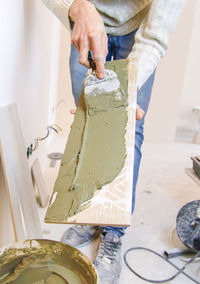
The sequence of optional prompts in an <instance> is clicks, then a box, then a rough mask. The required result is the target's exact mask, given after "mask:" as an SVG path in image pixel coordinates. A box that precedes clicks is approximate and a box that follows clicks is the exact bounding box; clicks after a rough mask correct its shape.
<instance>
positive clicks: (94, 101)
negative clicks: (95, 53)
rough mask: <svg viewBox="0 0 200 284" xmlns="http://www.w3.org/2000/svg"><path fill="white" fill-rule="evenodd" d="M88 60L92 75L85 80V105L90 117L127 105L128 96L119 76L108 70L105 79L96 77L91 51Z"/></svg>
mask: <svg viewBox="0 0 200 284" xmlns="http://www.w3.org/2000/svg"><path fill="white" fill-rule="evenodd" d="M88 60H89V62H90V66H91V68H92V74H90V75H88V76H87V77H86V78H85V79H84V80H83V87H84V98H85V104H86V107H87V110H88V114H89V115H95V114H97V113H99V112H105V111H108V110H110V109H113V108H119V107H124V106H126V105H127V94H126V92H125V91H124V90H123V88H122V86H121V83H120V81H119V79H118V77H117V74H116V73H115V72H114V71H112V70H106V72H105V76H104V78H103V79H98V78H97V77H96V75H95V72H94V71H95V69H96V64H95V62H94V60H93V59H92V56H91V53H90V51H89V54H88Z"/></svg>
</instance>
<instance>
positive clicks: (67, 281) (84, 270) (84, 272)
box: [0, 239, 100, 284]
mask: <svg viewBox="0 0 200 284" xmlns="http://www.w3.org/2000/svg"><path fill="white" fill-rule="evenodd" d="M7 283H10V284H11V283H12V284H99V283H100V282H99V280H98V277H97V273H96V270H95V267H94V265H93V264H92V262H91V261H90V260H89V259H88V258H87V257H86V256H85V255H84V254H83V253H81V252H80V251H79V250H77V249H75V248H73V247H71V246H68V245H64V244H62V243H60V242H56V241H52V240H37V239H36V240H26V241H21V242H17V243H15V244H12V245H9V246H6V247H3V248H1V249H0V284H7Z"/></svg>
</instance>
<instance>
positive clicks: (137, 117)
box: [136, 105, 144, 120]
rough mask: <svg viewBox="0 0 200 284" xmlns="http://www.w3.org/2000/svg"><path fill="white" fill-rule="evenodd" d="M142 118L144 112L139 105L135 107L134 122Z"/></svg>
mask: <svg viewBox="0 0 200 284" xmlns="http://www.w3.org/2000/svg"><path fill="white" fill-rule="evenodd" d="M143 116H144V111H143V109H142V108H140V107H139V105H136V120H141V119H142V118H143Z"/></svg>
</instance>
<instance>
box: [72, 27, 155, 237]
mask: <svg viewBox="0 0 200 284" xmlns="http://www.w3.org/2000/svg"><path fill="white" fill-rule="evenodd" d="M135 33H136V31H133V32H132V33H130V34H128V35H124V36H111V35H108V55H107V57H106V60H107V61H110V60H112V59H113V60H115V59H124V58H127V57H128V55H129V53H130V52H131V50H132V47H133V45H134V42H135ZM70 72H71V80H72V92H73V96H74V99H75V103H76V105H77V104H78V101H79V98H80V95H81V91H82V81H83V79H84V78H85V76H86V73H87V68H86V67H84V66H82V65H81V64H79V63H78V52H77V50H76V49H75V48H74V46H72V47H71V55H70ZM154 75H155V71H154V72H153V73H152V75H151V76H150V77H149V78H148V80H147V81H146V82H145V83H144V84H143V86H142V87H141V88H140V89H139V91H138V94H137V104H138V105H139V106H140V107H141V108H142V109H143V110H144V112H145V115H146V113H147V109H148V106H149V101H150V98H151V92H152V86H153V82H154ZM144 120H145V116H144V117H143V119H142V120H140V121H136V130H135V154H134V159H135V162H134V170H133V193H132V213H133V211H134V206H135V189H136V183H137V179H138V173H139V166H140V160H141V146H142V143H143V139H144V135H143V127H144ZM125 229H126V227H112V226H105V227H104V230H105V231H115V232H116V233H117V234H118V235H119V236H122V235H123V234H124V233H125Z"/></svg>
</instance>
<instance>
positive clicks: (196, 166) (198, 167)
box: [191, 156, 200, 178]
mask: <svg viewBox="0 0 200 284" xmlns="http://www.w3.org/2000/svg"><path fill="white" fill-rule="evenodd" d="M191 159H192V161H193V170H194V171H195V173H196V174H197V176H198V177H199V178H200V156H196V157H191Z"/></svg>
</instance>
